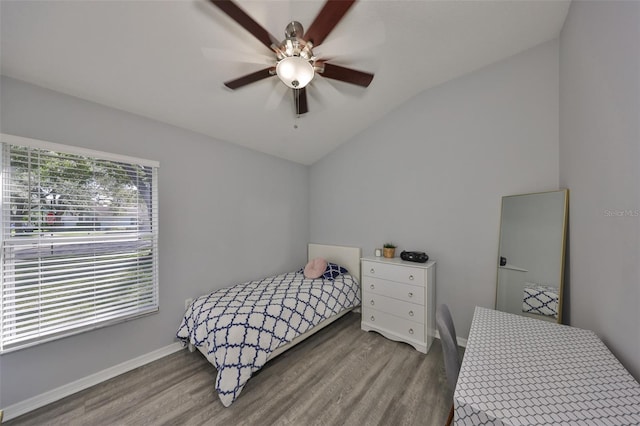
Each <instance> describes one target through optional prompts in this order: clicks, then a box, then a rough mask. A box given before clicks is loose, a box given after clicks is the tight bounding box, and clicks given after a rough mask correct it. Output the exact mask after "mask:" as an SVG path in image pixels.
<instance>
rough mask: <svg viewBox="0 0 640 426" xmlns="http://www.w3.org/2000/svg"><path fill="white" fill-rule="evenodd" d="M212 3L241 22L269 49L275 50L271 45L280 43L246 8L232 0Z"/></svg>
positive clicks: (214, 0) (212, 0)
mask: <svg viewBox="0 0 640 426" xmlns="http://www.w3.org/2000/svg"><path fill="white" fill-rule="evenodd" d="M211 3H213V4H214V5H216V6H218V8H219V9H220V10H222V11H223V12H224V13H226V14H227V15H228V16H229V17H230V18H231V19H233V20H234V21H236V22H237V23H238V24H240V25H241V26H242V28H244V29H245V30H247V31H249V32H250V33H251V34H252V35H253V36H254V37H255V38H257V39H258V40H260V42H261V43H262V44H264V45H265V46H267V47H268V48H269V49H272V50H273V48H272V47H271V45H273V44H276V45H277V44H278V40H277V39H276V38H275V37H274V36H272V35H271V33H270V32H269V31H267V30H265V29H264V27H262V25H260V24H258V23H257V22H256V21H254V20H253V18H252V17H251V16H249V15H248V14H247V13H246V12H245V11H244V10H242V9H241V8H240V6H238V5H237V4H236V3H235V2H233V1H232V0H211Z"/></svg>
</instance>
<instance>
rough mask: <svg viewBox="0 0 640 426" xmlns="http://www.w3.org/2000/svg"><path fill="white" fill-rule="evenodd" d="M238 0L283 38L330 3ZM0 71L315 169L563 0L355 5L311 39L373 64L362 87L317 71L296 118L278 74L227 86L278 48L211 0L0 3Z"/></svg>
mask: <svg viewBox="0 0 640 426" xmlns="http://www.w3.org/2000/svg"><path fill="white" fill-rule="evenodd" d="M238 3H239V4H240V6H241V7H242V8H243V9H244V10H245V11H246V12H247V13H248V14H249V15H251V16H252V17H253V18H254V19H255V20H256V21H258V22H259V23H260V24H262V26H264V27H265V28H266V29H267V30H268V31H269V32H271V33H272V34H274V35H276V36H278V37H282V38H284V33H283V32H284V28H285V26H286V25H287V23H288V22H289V21H291V20H297V21H300V22H301V23H302V24H303V25H305V26H308V25H310V23H311V22H312V21H313V19H314V17H315V16H316V15H317V13H318V11H319V10H320V9H321V7H322V5H323V3H324V2H323V1H316V0H309V1H291V0H289V1H284V0H283V1H278V0H273V1H265V0H262V1H247V0H238ZM0 8H1V9H0V19H1V21H0V24H1V25H0V31H1V33H0V37H1V38H0V43H1V44H0V47H1V55H2V56H1V58H0V63H1V66H2V68H1V69H2V74H4V75H7V76H9V77H13V78H17V79H20V80H23V81H27V82H30V83H33V84H36V85H40V86H43V87H46V88H50V89H53V90H56V91H59V92H62V93H67V94H70V95H73V96H76V97H79V98H83V99H87V100H90V101H94V102H97V103H100V104H104V105H107V106H111V107H114V108H118V109H121V110H124V111H128V112H131V113H134V114H139V115H142V116H145V117H149V118H152V119H155V120H159V121H162V122H166V123H169V124H173V125H176V126H179V127H182V128H186V129H190V130H193V131H196V132H199V133H202V134H205V135H209V136H211V137H213V138H216V139H220V140H225V141H228V142H232V143H236V144H240V145H243V146H246V147H249V148H252V149H256V150H258V151H262V152H265V153H269V154H272V155H276V156H279V157H282V158H286V159H289V160H292V161H296V162H299V163H302V164H312V163H314V162H315V161H317V160H318V159H320V158H322V157H323V156H324V155H326V154H327V153H328V152H330V151H331V150H333V149H334V148H336V147H337V146H339V145H340V144H342V143H344V142H345V141H347V140H349V139H350V138H352V137H353V136H354V135H356V134H358V133H359V132H361V131H362V130H363V129H365V128H367V127H368V126H370V125H371V124H372V123H374V122H375V121H376V120H379V119H380V118H381V117H383V116H384V115H385V114H387V113H388V112H390V111H391V110H393V109H394V108H396V107H398V105H400V104H402V103H403V102H405V101H407V100H408V99H409V98H411V97H413V96H415V95H417V94H418V93H420V92H422V91H424V90H425V89H428V88H430V87H434V86H436V85H438V84H441V83H443V82H445V81H447V80H451V79H453V78H456V77H458V76H461V75H463V74H466V73H468V72H471V71H473V70H476V69H478V68H481V67H483V66H485V65H488V64H490V63H492V62H495V61H498V60H501V59H503V58H506V57H508V56H511V55H513V54H516V53H518V52H521V51H523V50H526V49H528V48H530V47H533V46H535V45H537V44H540V43H543V42H545V41H548V40H552V39H554V38H556V37H557V36H558V35H559V33H560V30H561V28H562V25H563V23H564V20H565V17H566V15H567V11H568V8H569V1H568V0H535V1H527V0H499V1H488V0H469V1H460V0H442V1H435V0H413V1H402V0H388V1H382V0H361V1H359V2H358V3H356V4H355V6H354V7H352V8H351V10H350V11H349V12H348V13H347V15H346V17H345V18H344V19H343V20H342V21H341V22H340V23H339V25H338V26H337V27H336V28H335V29H334V30H333V32H332V33H331V34H330V35H329V36H328V37H327V39H326V41H325V42H324V43H323V44H321V45H320V46H318V47H316V48H314V52H315V53H316V54H317V55H318V56H322V57H326V58H331V60H332V62H333V63H336V64H340V65H344V66H348V67H351V68H355V69H359V70H365V71H370V72H373V73H375V78H374V79H373V82H372V83H371V85H370V86H369V87H368V88H366V89H364V88H361V87H358V86H353V85H350V84H347V83H343V82H339V81H335V80H329V79H326V78H323V77H321V76H316V77H315V78H314V80H313V81H312V83H311V85H310V86H309V87H308V90H307V93H308V98H309V99H308V104H309V112H308V113H307V114H304V115H302V116H299V117H297V116H296V115H295V113H294V107H293V100H292V93H291V89H287V88H286V87H285V86H284V84H283V83H281V82H280V81H279V80H278V78H277V77H273V78H269V79H266V80H262V81H259V82H257V83H253V84H251V85H248V86H245V87H243V88H241V89H238V90H235V91H231V90H229V89H227V88H226V87H224V86H223V82H225V81H228V80H231V79H233V78H236V77H239V76H241V75H244V74H248V73H250V72H252V71H256V70H258V69H261V68H265V67H266V66H268V64H271V63H273V59H272V55H271V52H270V50H269V49H268V48H267V47H265V46H264V45H263V44H261V43H260V42H259V41H258V40H257V39H255V38H254V37H253V36H252V35H250V34H249V33H248V32H247V31H246V30H244V29H243V28H242V27H240V26H239V25H238V24H237V23H235V22H234V21H232V20H231V19H230V18H229V17H227V16H226V15H224V14H223V13H221V12H220V10H219V9H217V8H215V7H214V6H213V5H212V4H210V3H209V2H208V1H207V0H176V1H163V0H151V1H137V0H129V1H118V0H110V1H95V0H85V1H66V0H57V1H51V0H44V1H40V0H32V1H17V0H2V1H1V3H0Z"/></svg>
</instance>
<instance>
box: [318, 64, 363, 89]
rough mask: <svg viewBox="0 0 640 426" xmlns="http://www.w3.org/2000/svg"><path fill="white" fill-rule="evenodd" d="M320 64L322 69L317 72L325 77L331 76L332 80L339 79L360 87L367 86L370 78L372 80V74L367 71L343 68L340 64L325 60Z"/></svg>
mask: <svg viewBox="0 0 640 426" xmlns="http://www.w3.org/2000/svg"><path fill="white" fill-rule="evenodd" d="M322 66H323V67H324V70H322V71H319V73H320V75H321V76H323V77H326V78H332V79H334V80H340V81H344V82H347V83H351V84H356V85H358V86H362V87H369V84H371V80H373V74H371V73H368V72H364V71H358V70H354V69H352V68H345V67H341V66H340V65H333V64H329V63H326V62H325V63H324V64H323V65H322Z"/></svg>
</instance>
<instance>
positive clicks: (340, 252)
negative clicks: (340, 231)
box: [307, 243, 362, 282]
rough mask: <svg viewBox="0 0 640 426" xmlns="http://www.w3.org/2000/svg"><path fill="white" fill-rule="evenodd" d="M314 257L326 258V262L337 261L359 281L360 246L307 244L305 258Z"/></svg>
mask: <svg viewBox="0 0 640 426" xmlns="http://www.w3.org/2000/svg"><path fill="white" fill-rule="evenodd" d="M316 257H321V258H323V259H326V260H327V261H328V262H332V263H337V264H338V265H340V266H344V267H345V268H347V270H348V271H349V273H350V274H351V275H353V276H354V277H356V278H357V279H358V282H360V258H361V257H362V250H361V249H360V247H347V246H330V245H325V244H313V243H310V244H309V249H308V256H307V259H308V260H311V259H314V258H316Z"/></svg>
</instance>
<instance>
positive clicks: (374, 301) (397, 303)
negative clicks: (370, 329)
mask: <svg viewBox="0 0 640 426" xmlns="http://www.w3.org/2000/svg"><path fill="white" fill-rule="evenodd" d="M365 295H366V298H363V299H362V304H363V305H366V306H367V307H369V308H371V309H375V310H377V311H382V312H385V313H388V314H392V315H395V316H397V317H400V318H404V319H406V320H409V321H415V322H418V323H420V324H424V306H422V305H416V304H415V303H409V302H405V301H402V300H398V299H392V298H391V297H385V296H380V295H379V294H375V293H365Z"/></svg>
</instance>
